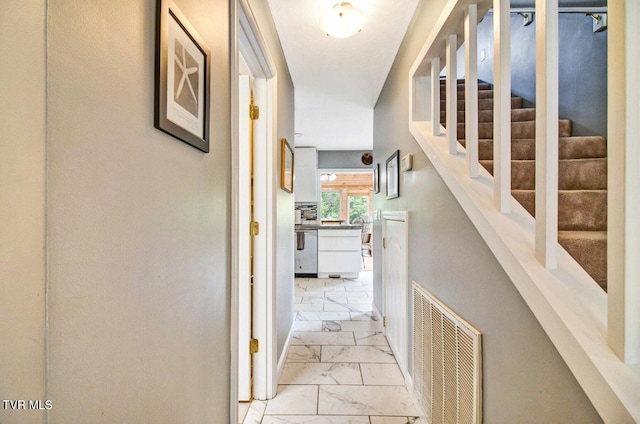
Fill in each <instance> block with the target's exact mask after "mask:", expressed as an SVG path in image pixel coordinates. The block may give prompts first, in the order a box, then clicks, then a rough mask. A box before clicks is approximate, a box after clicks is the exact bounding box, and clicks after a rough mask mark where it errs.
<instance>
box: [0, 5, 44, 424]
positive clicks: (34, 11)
mask: <svg viewBox="0 0 640 424" xmlns="http://www.w3.org/2000/svg"><path fill="white" fill-rule="evenodd" d="M45 19H46V1H45V0H13V1H3V2H2V13H0V57H2V63H3V64H11V66H0V81H2V84H0V111H1V113H0V199H2V200H0V240H1V241H0V340H1V341H0V399H44V398H45V375H44V374H45V354H44V352H45V227H44V223H45V148H46V145H45V133H46V126H45V117H46V111H45V104H46V97H45V88H46V87H45V82H46V80H45V76H46V50H45V48H46V39H45V30H44V22H45ZM0 408H2V407H1V406H0ZM43 415H44V414H43V412H42V411H6V410H3V409H0V421H2V423H5V424H12V423H21V424H22V423H27V424H31V423H38V424H41V423H42V422H43Z"/></svg>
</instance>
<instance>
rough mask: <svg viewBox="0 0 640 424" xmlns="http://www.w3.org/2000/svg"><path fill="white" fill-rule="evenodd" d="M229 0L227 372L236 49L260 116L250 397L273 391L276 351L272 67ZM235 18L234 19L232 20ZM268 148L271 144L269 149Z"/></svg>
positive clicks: (247, 14) (251, 23)
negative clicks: (251, 83) (252, 82)
mask: <svg viewBox="0 0 640 424" xmlns="http://www.w3.org/2000/svg"><path fill="white" fill-rule="evenodd" d="M235 7H236V2H233V3H231V8H232V9H233V10H232V13H231V15H232V16H231V23H230V25H231V29H232V41H231V61H232V64H231V69H232V75H233V78H232V84H231V101H232V116H231V117H232V140H233V142H232V168H233V170H232V177H231V178H232V193H231V196H232V197H231V203H232V206H231V208H232V215H233V216H232V229H231V232H232V253H231V256H232V259H231V261H232V287H231V292H232V303H231V306H232V311H234V313H233V314H232V318H231V324H232V325H231V339H232V344H233V346H232V352H231V356H232V358H231V364H232V372H235V370H237V368H238V361H237V359H238V352H237V343H238V339H237V337H238V320H237V318H238V317H237V316H235V315H236V313H235V312H237V311H238V308H237V306H238V284H239V282H238V269H237V267H238V266H239V263H238V262H239V260H238V257H239V255H238V244H237V238H238V235H239V234H240V232H241V231H243V230H246V226H244V225H243V223H239V222H238V219H237V216H236V215H237V211H238V201H239V198H238V193H237V188H238V175H237V173H238V168H239V167H238V160H239V155H238V137H239V135H238V115H237V113H238V112H237V107H236V106H237V101H238V100H237V99H238V83H237V81H235V80H236V78H237V74H238V52H240V51H241V52H242V54H243V58H244V59H245V61H246V63H247V65H248V67H249V68H250V70H251V73H252V74H253V75H254V76H255V77H256V81H255V84H256V86H257V87H258V88H257V89H256V92H257V93H256V94H257V95H256V96H255V97H256V99H255V102H256V104H257V105H258V106H261V111H260V113H261V114H262V116H263V119H262V120H258V121H256V124H255V131H254V133H255V141H256V143H255V145H256V147H259V148H262V149H264V150H263V151H261V152H256V153H255V155H254V157H255V165H256V172H257V173H259V174H260V176H259V177H258V178H257V179H258V180H259V181H260V184H262V189H259V190H258V193H259V194H262V197H261V199H260V200H259V202H258V203H259V204H257V205H256V213H257V215H258V220H259V222H260V223H261V228H260V234H259V236H257V237H256V238H255V242H256V251H257V252H258V253H262V255H256V274H255V276H256V280H255V281H256V283H257V284H256V286H255V287H256V290H255V302H254V316H258V317H262V319H259V320H254V337H256V338H258V340H259V343H260V350H259V352H258V353H257V354H255V355H254V393H253V395H254V398H255V399H261V400H264V399H269V398H272V397H273V396H275V389H276V387H277V379H276V375H277V373H276V366H277V364H276V359H275V356H276V354H275V351H276V349H277V343H276V334H277V331H276V328H275V326H276V320H275V316H274V315H275V306H274V302H275V297H274V292H275V287H274V284H275V283H274V282H275V278H274V272H275V271H274V270H275V267H274V253H273V251H274V248H275V231H274V225H275V224H274V222H275V212H274V207H275V200H274V196H275V192H274V190H275V189H274V186H275V183H274V180H275V178H276V177H275V176H274V171H273V170H274V168H275V165H274V163H273V162H274V161H277V156H276V155H275V154H274V150H275V151H277V146H276V143H275V141H274V140H275V132H274V131H275V125H274V122H272V121H273V120H274V119H276V113H275V107H276V104H277V103H276V102H277V99H276V93H277V91H276V90H275V89H274V87H275V86H276V77H275V76H276V67H275V65H274V62H273V60H272V58H271V55H270V53H269V50H268V48H267V45H266V43H265V41H264V38H263V37H262V35H261V32H260V29H259V27H258V24H257V20H256V18H255V16H254V14H253V11H252V10H251V6H250V5H249V2H248V1H247V0H239V1H238V2H237V9H236V8H235ZM236 18H237V20H236ZM268 147H271V148H268ZM233 380H235V379H232V383H231V390H232V393H231V409H232V414H231V415H232V418H233V415H236V416H237V412H235V413H234V412H233V411H235V410H236V409H237V390H238V386H237V382H235V381H233Z"/></svg>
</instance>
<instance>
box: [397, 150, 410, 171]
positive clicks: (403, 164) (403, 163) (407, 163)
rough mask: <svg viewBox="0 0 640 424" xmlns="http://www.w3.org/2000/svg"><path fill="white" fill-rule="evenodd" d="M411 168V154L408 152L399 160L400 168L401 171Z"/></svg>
mask: <svg viewBox="0 0 640 424" xmlns="http://www.w3.org/2000/svg"><path fill="white" fill-rule="evenodd" d="M411 168H413V155H412V154H408V155H406V156H405V157H403V158H402V160H401V161H400V169H401V170H402V172H407V171H411Z"/></svg>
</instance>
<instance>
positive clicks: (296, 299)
mask: <svg viewBox="0 0 640 424" xmlns="http://www.w3.org/2000/svg"><path fill="white" fill-rule="evenodd" d="M298 303H302V296H296V297H294V298H293V304H294V305H296V304H298Z"/></svg>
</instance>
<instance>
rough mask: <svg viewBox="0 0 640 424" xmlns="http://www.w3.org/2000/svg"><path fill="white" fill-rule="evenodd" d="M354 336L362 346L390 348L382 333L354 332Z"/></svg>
mask: <svg viewBox="0 0 640 424" xmlns="http://www.w3.org/2000/svg"><path fill="white" fill-rule="evenodd" d="M353 335H354V336H355V338H356V344H357V345H360V346H389V342H388V341H387V338H386V337H385V335H384V334H383V333H382V331H354V333H353Z"/></svg>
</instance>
